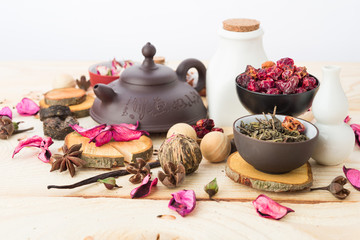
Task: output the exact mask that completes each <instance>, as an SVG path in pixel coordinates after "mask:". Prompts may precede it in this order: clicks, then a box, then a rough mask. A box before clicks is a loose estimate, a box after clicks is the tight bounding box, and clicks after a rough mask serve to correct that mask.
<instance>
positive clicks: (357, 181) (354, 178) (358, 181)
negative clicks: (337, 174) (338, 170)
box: [343, 166, 360, 191]
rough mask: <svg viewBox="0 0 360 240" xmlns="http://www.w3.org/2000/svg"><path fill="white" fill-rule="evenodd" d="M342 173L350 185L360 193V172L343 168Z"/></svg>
mask: <svg viewBox="0 0 360 240" xmlns="http://www.w3.org/2000/svg"><path fill="white" fill-rule="evenodd" d="M343 171H344V174H345V176H346V178H347V179H348V180H349V182H350V184H351V185H352V186H353V187H354V188H355V189H356V190H359V191H360V171H359V170H357V169H355V168H346V167H345V166H343Z"/></svg>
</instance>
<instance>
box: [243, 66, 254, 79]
mask: <svg viewBox="0 0 360 240" xmlns="http://www.w3.org/2000/svg"><path fill="white" fill-rule="evenodd" d="M245 73H246V74H248V75H249V76H250V77H251V78H252V79H257V70H256V68H254V67H253V66H251V65H247V66H246V70H245Z"/></svg>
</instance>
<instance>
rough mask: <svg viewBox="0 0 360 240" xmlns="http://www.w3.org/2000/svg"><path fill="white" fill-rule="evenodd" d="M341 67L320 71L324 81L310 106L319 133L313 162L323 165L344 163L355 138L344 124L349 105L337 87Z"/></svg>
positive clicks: (351, 149) (329, 67)
mask: <svg viewBox="0 0 360 240" xmlns="http://www.w3.org/2000/svg"><path fill="white" fill-rule="evenodd" d="M340 69H341V68H340V67H338V66H325V67H323V81H322V82H321V85H320V88H319V91H318V93H317V94H316V96H315V98H314V101H313V103H312V111H313V113H314V117H315V119H316V123H315V125H316V126H317V128H318V129H319V138H318V143H317V147H316V149H315V151H314V153H313V155H312V158H313V159H314V160H315V161H316V162H317V163H319V164H322V165H338V164H341V163H343V162H344V161H345V160H346V159H347V158H348V157H349V156H350V154H351V153H352V151H353V149H354V144H355V135H354V132H353V130H352V129H351V127H350V126H349V125H347V124H345V123H344V119H345V117H346V116H347V114H348V101H347V98H346V96H345V93H344V90H343V89H342V87H341V84H340Z"/></svg>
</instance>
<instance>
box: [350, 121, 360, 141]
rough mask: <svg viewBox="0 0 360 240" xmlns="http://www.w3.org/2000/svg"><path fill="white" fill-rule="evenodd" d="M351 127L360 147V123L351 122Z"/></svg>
mask: <svg viewBox="0 0 360 240" xmlns="http://www.w3.org/2000/svg"><path fill="white" fill-rule="evenodd" d="M350 127H351V128H352V130H353V131H354V134H355V142H356V144H357V145H358V146H359V147H360V125H359V124H355V123H354V124H351V125H350Z"/></svg>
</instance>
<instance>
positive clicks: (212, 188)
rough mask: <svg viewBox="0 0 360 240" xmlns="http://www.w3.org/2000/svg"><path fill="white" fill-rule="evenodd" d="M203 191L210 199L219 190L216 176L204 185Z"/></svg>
mask: <svg viewBox="0 0 360 240" xmlns="http://www.w3.org/2000/svg"><path fill="white" fill-rule="evenodd" d="M204 191H205V192H206V193H207V194H208V195H209V198H210V199H211V198H212V197H213V196H214V195H215V194H216V193H217V192H218V191H219V187H218V184H217V181H216V178H214V180H212V181H211V182H209V183H208V184H206V185H205V187H204Z"/></svg>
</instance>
